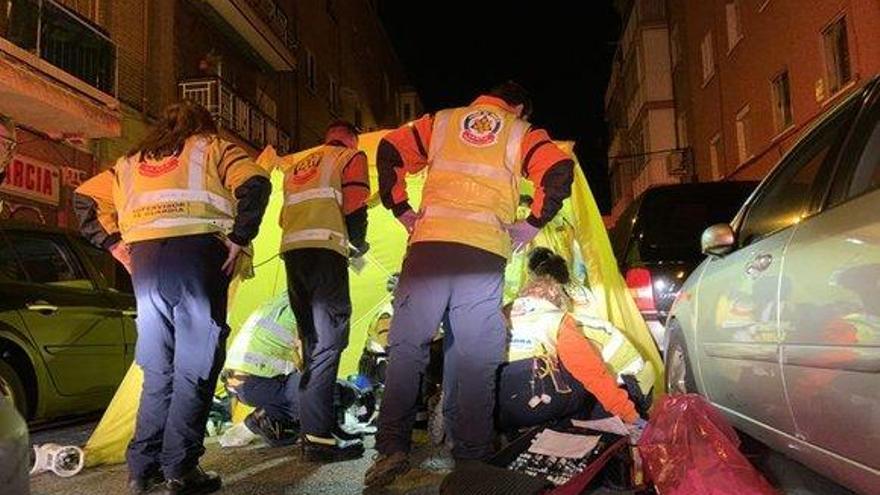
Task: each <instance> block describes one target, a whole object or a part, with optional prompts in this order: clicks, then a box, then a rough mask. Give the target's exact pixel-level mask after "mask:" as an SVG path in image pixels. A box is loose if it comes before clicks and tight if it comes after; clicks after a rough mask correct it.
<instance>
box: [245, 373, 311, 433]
mask: <svg viewBox="0 0 880 495" xmlns="http://www.w3.org/2000/svg"><path fill="white" fill-rule="evenodd" d="M299 377H300V375H299V373H298V372H296V371H294V372H293V373H291V374H289V375H287V376H277V377H274V378H265V377H262V376H253V375H251V376H248V377H247V378H245V379H244V380H242V383H241V385H239V386H238V389H237V390H236V391H235V395H236V397H238V400H240V401H242V402H244V403H245V404H247V405H249V406H251V407H253V408H256V409H261V408H262V409H263V410H264V411H266V415H267V416H269V417H270V418H271V419H274V420H286V421H299Z"/></svg>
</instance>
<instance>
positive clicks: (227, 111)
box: [178, 78, 290, 155]
mask: <svg viewBox="0 0 880 495" xmlns="http://www.w3.org/2000/svg"><path fill="white" fill-rule="evenodd" d="M178 86H179V88H180V97H181V98H182V99H185V100H192V101H195V102H196V103H198V104H200V105H202V106H203V107H205V108H207V109H208V111H209V112H211V114H212V115H214V118H215V119H217V123H218V124H219V125H220V126H221V127H223V128H225V129H227V130H228V131H230V132H232V133H234V134H235V135H237V136H238V137H240V138H241V139H243V140H244V141H246V142H247V143H249V144H251V145H252V146H253V147H254V148H256V149H258V150H259V149H262V148H263V147H265V146H266V145H267V144H271V145H272V146H273V147H274V148H275V150H276V151H277V152H278V154H279V155H282V154H285V153H288V152H289V151H290V135H289V134H288V133H287V132H285V131H284V130H283V129H281V127H280V126H279V125H278V123H277V122H275V120H273V119H272V118H270V117H269V116H268V115H266V114H265V113H263V112H262V111H261V110H260V109H259V107H257V106H256V105H254V104H253V103H251V102H249V101H247V100H245V99H244V98H242V97H241V96H239V95H238V94H236V93H235V92H234V91H233V90H232V88H230V87H229V86H228V85H227V84H226V83H225V82H223V81H222V80H220V79H218V78H206V79H190V80H186V81H181V82H180V84H179V85H178Z"/></svg>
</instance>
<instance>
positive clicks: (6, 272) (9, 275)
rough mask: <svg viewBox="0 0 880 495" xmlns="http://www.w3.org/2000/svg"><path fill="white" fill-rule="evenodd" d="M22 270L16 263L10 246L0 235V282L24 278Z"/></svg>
mask: <svg viewBox="0 0 880 495" xmlns="http://www.w3.org/2000/svg"><path fill="white" fill-rule="evenodd" d="M24 278H25V276H24V272H23V271H22V269H21V266H20V265H19V264H18V260H17V259H16V257H15V253H14V252H13V251H12V246H10V245H9V244H7V243H6V242H5V241H4V240H3V239H2V235H0V282H16V281H21V280H24Z"/></svg>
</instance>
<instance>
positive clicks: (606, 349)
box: [507, 297, 653, 419]
mask: <svg viewBox="0 0 880 495" xmlns="http://www.w3.org/2000/svg"><path fill="white" fill-rule="evenodd" d="M510 319H511V336H510V344H509V348H508V355H507V360H508V361H509V362H513V361H518V360H521V359H532V358H542V357H548V358H550V359H552V360H554V361H557V360H559V361H561V362H562V363H563V365H565V367H566V369H568V370H569V371H570V372H571V373H572V375H574V376H575V378H578V380H579V381H581V382H582V383H584V385H585V387H586V388H587V389H588V390H589V391H590V392H592V393H593V394H594V395H596V397H597V398H598V399H599V400H600V402H602V403H603V405H606V408H608V406H607V404H606V402H608V403H611V404H615V406H614V407H616V408H620V407H623V413H622V415H626V416H629V415H630V413H631V412H634V409H632V410H630V409H629V406H631V403H629V402H628V400H627V401H626V404H624V402H623V400H622V399H621V398H620V397H621V396H620V394H619V393H618V392H617V390H615V388H616V387H614V386H613V383H614V381H616V382H617V384H621V383H623V382H622V380H621V376H622V375H633V376H635V377H636V379H637V380H650V381H651V383H650V384H648V386H647V389H648V390H649V389H650V386H651V385H653V374H652V373H650V374H649V373H646V372H645V371H644V370H650V367H648V366H645V361H644V359H643V358H642V357H641V355H640V354H639V352H638V350H636V348H635V347H634V346H633V345H632V343H631V342H630V341H629V340H628V339H627V338H626V336H625V335H624V334H623V332H621V331H620V330H618V329H617V328H615V327H614V326H613V325H612V324H611V323H610V322H608V321H606V320H600V319H598V318H589V317H582V316H579V317H575V316H574V315H572V314H571V313H567V312H566V311H563V310H561V309H559V308H557V307H556V306H555V305H553V303H551V302H549V301H546V300H544V299H540V298H534V297H521V298H519V299H517V300H516V301H514V303H513V307H512V309H511V315H510ZM566 333H567V335H566ZM587 341H588V342H587ZM597 363H604V366H603V367H602V369H599V368H598V367H597ZM579 369H590V370H591V371H589V372H586V373H584V372H581V373H579V372H578V370H579ZM606 372H610V379H611V380H612V382H611V383H610V384H609V383H607V382H605V381H603V380H602V379H601V377H598V378H597V377H595V376H591V375H595V374H597V373H598V374H604V373H606ZM639 384H640V385H643V384H642V383H641V382H640V383H639ZM643 388H645V387H644V386H643ZM620 404H624V405H623V406H621V405H620ZM609 411H610V412H612V413H614V414H619V412H616V411H611V410H610V409H609ZM618 411H620V409H618ZM625 419H626V418H625Z"/></svg>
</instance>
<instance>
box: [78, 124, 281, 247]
mask: <svg viewBox="0 0 880 495" xmlns="http://www.w3.org/2000/svg"><path fill="white" fill-rule="evenodd" d="M255 176H261V177H266V178H268V175H267V173H266V172H265V171H263V170H262V169H261V168H259V167H257V166H256V165H255V164H254V163H253V161H251V159H250V158H249V157H248V155H247V154H246V153H245V152H244V151H243V150H242V149H240V148H238V147H237V146H235V145H233V144H231V143H228V142H226V141H223V140H221V139H219V138H218V137H216V136H193V137H191V138H189V139H188V140H187V141H186V143H185V145H184V147H183V150H182V151H181V152H180V153H179V154H177V155H172V156H167V157H164V158H162V159H159V160H153V159H142V158H141V156H139V155H135V156H130V157H122V158H120V159H119V160H118V161H117V162H116V165H114V167H113V168H112V169H111V170H108V171H106V172H103V173H101V174H99V175H97V176H95V177H93V178H92V179H90V180H89V181H86V182H85V183H84V184H83V185H81V186H80V187H79V188H77V190H76V192H77V194H81V195H85V196H89V197H91V198H92V199H94V200H95V203H96V205H97V218H98V221H99V222H100V224H101V226H102V227H103V229H104V230H105V231H106V232H107V233H108V234H112V233H115V232H117V231H118V232H119V233H120V234H121V235H122V239H123V240H124V241H125V242H126V243H132V242H138V241H145V240H151V239H162V238H167V237H177V236H183V235H193V234H206V233H221V234H228V233H229V232H230V230H231V229H232V225H233V222H234V219H235V215H236V214H235V198H234V196H233V191H235V189H236V188H237V187H238V186H240V185H241V184H243V183H244V182H246V181H247V180H249V179H250V178H252V177H255ZM108 188H109V190H108Z"/></svg>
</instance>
